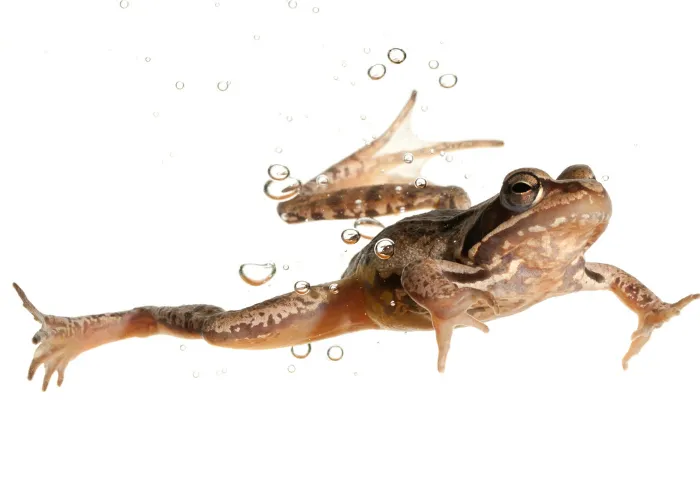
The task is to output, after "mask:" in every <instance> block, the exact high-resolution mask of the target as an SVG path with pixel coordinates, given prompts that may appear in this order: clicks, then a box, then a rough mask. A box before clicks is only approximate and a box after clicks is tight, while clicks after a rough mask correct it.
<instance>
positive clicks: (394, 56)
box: [387, 48, 406, 64]
mask: <svg viewBox="0 0 700 500" xmlns="http://www.w3.org/2000/svg"><path fill="white" fill-rule="evenodd" d="M387 57H388V58H389V60H390V61H391V62H393V63H394V64H401V63H402V62H404V61H405V60H406V53H405V52H404V51H403V50H402V49H398V48H394V49H391V50H390V51H389V52H388V53H387Z"/></svg>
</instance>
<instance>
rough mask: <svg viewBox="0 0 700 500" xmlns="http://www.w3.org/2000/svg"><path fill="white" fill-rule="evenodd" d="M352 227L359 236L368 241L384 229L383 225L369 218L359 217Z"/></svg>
mask: <svg viewBox="0 0 700 500" xmlns="http://www.w3.org/2000/svg"><path fill="white" fill-rule="evenodd" d="M354 226H355V229H357V230H358V231H359V233H360V235H361V236H362V237H363V238H367V239H368V240H371V239H372V238H374V237H375V236H377V235H378V234H379V233H380V232H381V231H382V229H384V224H382V223H381V222H379V221H378V220H376V219H373V218H371V217H360V218H359V219H357V220H356V221H355V224H354Z"/></svg>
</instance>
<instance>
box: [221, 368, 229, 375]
mask: <svg viewBox="0 0 700 500" xmlns="http://www.w3.org/2000/svg"><path fill="white" fill-rule="evenodd" d="M227 371H228V370H227V369H226V367H224V368H222V369H221V373H223V374H224V375H226V372H227Z"/></svg>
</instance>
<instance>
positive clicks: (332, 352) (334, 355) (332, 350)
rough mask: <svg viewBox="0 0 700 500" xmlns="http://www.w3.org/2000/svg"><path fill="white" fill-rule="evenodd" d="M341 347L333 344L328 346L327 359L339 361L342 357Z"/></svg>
mask: <svg viewBox="0 0 700 500" xmlns="http://www.w3.org/2000/svg"><path fill="white" fill-rule="evenodd" d="M343 354H345V353H344V352H343V348H342V347H340V346H339V345H334V346H331V347H329V348H328V352H327V353H326V355H327V356H328V359H330V360H331V361H340V360H341V359H343Z"/></svg>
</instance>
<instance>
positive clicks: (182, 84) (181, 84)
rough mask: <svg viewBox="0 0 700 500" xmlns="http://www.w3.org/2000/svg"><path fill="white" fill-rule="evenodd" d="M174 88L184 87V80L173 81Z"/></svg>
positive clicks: (180, 88)
mask: <svg viewBox="0 0 700 500" xmlns="http://www.w3.org/2000/svg"><path fill="white" fill-rule="evenodd" d="M175 88H176V89H177V90H182V89H184V88H185V84H184V82H175Z"/></svg>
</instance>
